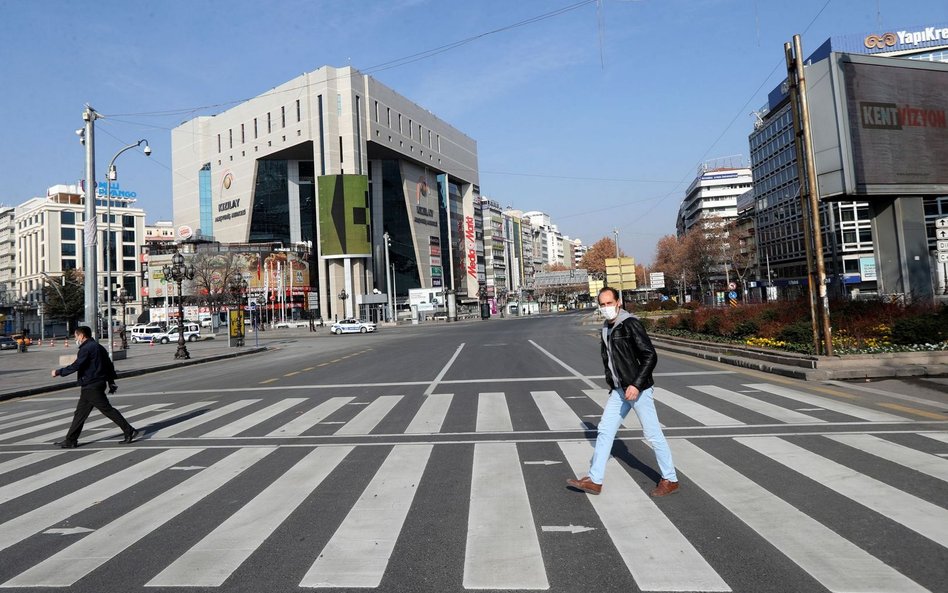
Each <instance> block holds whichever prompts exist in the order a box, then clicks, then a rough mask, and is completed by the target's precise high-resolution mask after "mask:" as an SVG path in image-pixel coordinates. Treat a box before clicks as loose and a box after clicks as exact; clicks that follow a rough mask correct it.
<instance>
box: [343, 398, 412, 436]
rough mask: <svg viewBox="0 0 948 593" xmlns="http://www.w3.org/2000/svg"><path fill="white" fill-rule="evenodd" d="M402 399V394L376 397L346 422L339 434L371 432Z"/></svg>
mask: <svg viewBox="0 0 948 593" xmlns="http://www.w3.org/2000/svg"><path fill="white" fill-rule="evenodd" d="M401 400H402V396H401V395H383V396H380V397H378V398H376V399H375V401H373V402H372V403H371V404H369V405H368V406H366V407H365V409H364V410H362V411H361V412H359V413H358V414H356V417H355V418H353V419H352V420H350V421H349V422H346V423H345V424H344V425H343V426H342V428H340V429H339V430H337V431H336V432H335V434H337V435H353V434H360V435H361V434H369V433H370V432H372V429H374V428H375V427H376V426H378V425H379V422H381V421H382V419H383V418H385V416H386V415H387V414H388V413H389V412H391V411H392V408H394V407H395V404H397V403H398V402H400V401H401Z"/></svg>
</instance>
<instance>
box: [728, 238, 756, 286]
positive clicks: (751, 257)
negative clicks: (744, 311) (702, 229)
mask: <svg viewBox="0 0 948 593" xmlns="http://www.w3.org/2000/svg"><path fill="white" fill-rule="evenodd" d="M752 231H753V229H752V228H741V227H740V226H739V225H738V223H737V221H736V220H734V221H731V222H729V223H728V224H727V227H726V232H727V236H726V238H725V242H726V245H727V248H726V257H727V264H728V265H729V266H730V267H731V270H733V271H734V275H735V276H737V279H738V281H740V283H741V290H742V291H743V294H744V300H745V301H746V300H747V280H748V278H749V277H750V272H751V271H752V270H753V269H754V268H755V267H756V265H757V247H756V245H755V244H754V241H753V240H752V239H753V237H752Z"/></svg>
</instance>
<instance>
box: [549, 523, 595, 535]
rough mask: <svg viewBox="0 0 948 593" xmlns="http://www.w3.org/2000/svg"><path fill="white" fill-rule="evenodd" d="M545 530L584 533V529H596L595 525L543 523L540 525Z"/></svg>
mask: <svg viewBox="0 0 948 593" xmlns="http://www.w3.org/2000/svg"><path fill="white" fill-rule="evenodd" d="M540 529H542V530H543V531H568V532H570V533H583V532H584V531H594V530H595V529H596V528H595V527H586V526H584V525H573V524H572V523H570V524H569V525H543V526H541V527H540Z"/></svg>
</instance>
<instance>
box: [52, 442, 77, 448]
mask: <svg viewBox="0 0 948 593" xmlns="http://www.w3.org/2000/svg"><path fill="white" fill-rule="evenodd" d="M53 444H54V445H56V446H57V447H59V448H60V449H75V448H76V447H78V446H79V443H77V442H76V441H59V442H58V443H53Z"/></svg>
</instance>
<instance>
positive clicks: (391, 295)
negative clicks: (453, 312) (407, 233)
mask: <svg viewBox="0 0 948 593" xmlns="http://www.w3.org/2000/svg"><path fill="white" fill-rule="evenodd" d="M382 238H383V239H384V240H385V292H387V293H388V310H389V319H390V320H391V321H392V322H393V323H394V322H395V289H394V288H393V287H392V279H393V278H392V275H391V264H390V263H389V259H388V247H389V245H391V244H392V239H391V237H389V234H388V231H385V232H384V233H382ZM445 301H447V299H445ZM444 306H445V309H447V306H448V303H447V302H445V304H444Z"/></svg>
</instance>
